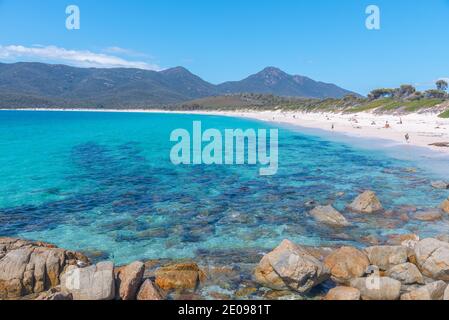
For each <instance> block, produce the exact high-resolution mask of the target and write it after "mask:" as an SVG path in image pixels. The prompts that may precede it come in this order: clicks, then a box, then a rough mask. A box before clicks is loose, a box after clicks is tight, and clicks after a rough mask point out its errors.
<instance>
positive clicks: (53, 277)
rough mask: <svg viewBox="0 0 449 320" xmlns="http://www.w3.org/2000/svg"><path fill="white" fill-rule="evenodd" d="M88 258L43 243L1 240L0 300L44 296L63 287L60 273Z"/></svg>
mask: <svg viewBox="0 0 449 320" xmlns="http://www.w3.org/2000/svg"><path fill="white" fill-rule="evenodd" d="M79 261H82V262H84V263H88V261H89V260H88V259H87V258H86V257H85V256H84V255H82V254H80V253H77V252H72V251H67V250H63V249H58V248H56V247H55V246H54V245H51V244H47V243H43V242H32V241H25V240H19V239H12V238H0V299H12V298H20V297H23V296H26V295H31V294H36V293H41V292H44V291H47V290H49V289H51V288H53V287H56V286H57V285H59V284H60V275H61V273H62V272H63V271H64V270H65V269H66V268H67V267H68V266H71V265H75V264H77V262H79Z"/></svg>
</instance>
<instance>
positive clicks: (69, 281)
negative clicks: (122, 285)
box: [61, 262, 115, 300]
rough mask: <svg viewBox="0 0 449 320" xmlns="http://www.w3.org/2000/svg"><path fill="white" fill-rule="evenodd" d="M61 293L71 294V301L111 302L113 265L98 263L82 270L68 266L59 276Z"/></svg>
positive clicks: (113, 295) (113, 278) (113, 282)
mask: <svg viewBox="0 0 449 320" xmlns="http://www.w3.org/2000/svg"><path fill="white" fill-rule="evenodd" d="M61 292H62V293H64V294H71V295H72V297H73V300H113V299H114V297H115V277H114V264H113V263H112V262H100V263H98V264H97V265H93V266H89V267H87V268H83V269H81V268H77V267H75V266H70V267H69V268H68V269H67V271H66V272H64V273H63V274H62V276H61Z"/></svg>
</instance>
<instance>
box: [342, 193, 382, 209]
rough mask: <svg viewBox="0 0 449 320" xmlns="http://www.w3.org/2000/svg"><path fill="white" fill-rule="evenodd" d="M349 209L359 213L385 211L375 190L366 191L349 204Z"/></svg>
mask: <svg viewBox="0 0 449 320" xmlns="http://www.w3.org/2000/svg"><path fill="white" fill-rule="evenodd" d="M348 209H349V210H351V211H354V212H357V213H365V214H371V213H377V212H381V211H383V207H382V204H381V203H380V201H379V199H378V198H377V196H376V194H375V193H374V192H373V191H365V192H364V193H362V194H361V195H359V196H358V197H357V198H355V200H354V201H353V202H352V203H351V204H350V205H349V206H348Z"/></svg>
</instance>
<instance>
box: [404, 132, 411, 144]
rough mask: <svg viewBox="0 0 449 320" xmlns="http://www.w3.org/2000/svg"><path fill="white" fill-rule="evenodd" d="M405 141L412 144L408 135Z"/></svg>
mask: <svg viewBox="0 0 449 320" xmlns="http://www.w3.org/2000/svg"><path fill="white" fill-rule="evenodd" d="M405 141H406V142H407V143H410V135H409V134H408V133H407V134H406V135H405Z"/></svg>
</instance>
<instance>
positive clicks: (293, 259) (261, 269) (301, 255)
mask: <svg viewBox="0 0 449 320" xmlns="http://www.w3.org/2000/svg"><path fill="white" fill-rule="evenodd" d="M329 276H330V273H329V270H328V269H327V267H326V266H324V264H323V263H321V262H320V261H319V260H318V259H316V258H315V257H314V256H312V255H311V254H310V253H309V252H308V251H307V250H306V249H305V248H303V247H301V246H298V245H296V244H294V243H293V242H291V241H289V240H284V241H283V242H282V243H281V244H280V245H279V247H277V248H276V249H274V250H273V251H272V252H270V253H268V254H267V255H265V256H264V257H263V258H262V260H261V261H260V263H259V265H258V266H257V268H256V270H255V277H256V280H257V281H258V282H259V283H261V284H262V285H264V286H266V287H268V288H272V289H275V290H293V291H296V292H299V293H306V292H308V291H309V290H311V289H312V288H313V287H315V286H316V285H318V284H320V283H322V282H323V281H325V280H327V279H328V278H329Z"/></svg>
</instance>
